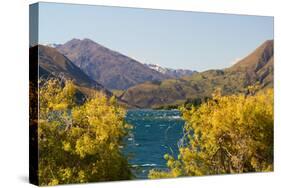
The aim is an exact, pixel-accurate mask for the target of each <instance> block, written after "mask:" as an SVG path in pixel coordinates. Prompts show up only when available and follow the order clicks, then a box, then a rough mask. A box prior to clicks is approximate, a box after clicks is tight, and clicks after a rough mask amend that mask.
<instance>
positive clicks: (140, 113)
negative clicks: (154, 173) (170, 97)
mask: <svg viewBox="0 0 281 188" xmlns="http://www.w3.org/2000/svg"><path fill="white" fill-rule="evenodd" d="M126 121H127V122H128V123H129V124H131V125H132V126H133V129H132V130H131V133H130V134H129V136H128V137H127V138H126V141H125V143H126V146H125V147H124V149H123V152H124V153H125V155H127V156H129V163H130V164H131V165H132V166H133V167H134V170H133V171H134V174H135V176H136V178H137V179H146V178H147V175H148V172H149V170H151V169H153V168H157V169H163V170H165V169H167V168H166V160H165V159H164V155H165V154H166V153H168V154H170V155H172V156H177V155H178V142H179V140H180V139H181V138H182V137H183V126H184V121H183V120H182V119H181V117H180V112H179V111H178V110H150V109H146V110H143V109H142V110H139V109H137V110H129V111H128V112H127V115H126Z"/></svg>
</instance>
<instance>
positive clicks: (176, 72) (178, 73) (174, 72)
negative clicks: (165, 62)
mask: <svg viewBox="0 0 281 188" xmlns="http://www.w3.org/2000/svg"><path fill="white" fill-rule="evenodd" d="M145 65H146V66H147V67H149V68H150V69H153V70H156V71H158V72H160V73H162V74H164V75H167V76H168V77H170V78H180V77H184V76H191V75H192V74H194V73H197V72H196V71H192V70H188V69H171V68H165V67H162V66H160V65H157V64H145Z"/></svg>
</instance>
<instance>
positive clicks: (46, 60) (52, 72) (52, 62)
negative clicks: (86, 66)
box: [30, 45, 112, 96]
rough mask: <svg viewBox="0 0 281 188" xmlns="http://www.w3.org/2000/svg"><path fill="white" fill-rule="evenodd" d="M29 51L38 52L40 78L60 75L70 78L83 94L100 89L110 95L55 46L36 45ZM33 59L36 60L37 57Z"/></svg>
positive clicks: (109, 94)
mask: <svg viewBox="0 0 281 188" xmlns="http://www.w3.org/2000/svg"><path fill="white" fill-rule="evenodd" d="M30 53H31V54H35V53H38V60H39V77H40V78H48V77H60V78H65V79H69V80H72V81H73V82H74V84H75V85H76V86H77V89H78V90H79V91H80V92H82V93H83V94H85V95H88V94H90V93H91V91H93V90H98V91H102V92H104V93H105V94H106V95H107V96H111V95H112V94H111V93H110V92H109V91H108V90H106V89H105V88H104V87H103V86H102V85H101V84H99V83H98V82H96V81H94V80H92V79H91V78H90V77H89V76H87V75H86V74H85V73H84V72H83V71H82V70H80V69H79V68H78V67H77V66H76V65H74V64H73V63H72V62H71V61H70V60H69V59H68V58H67V57H65V56H64V55H62V54H61V53H59V52H58V51H57V50H56V49H55V48H52V47H48V46H43V45H38V46H34V47H32V48H30ZM34 61H37V59H35V60H34Z"/></svg>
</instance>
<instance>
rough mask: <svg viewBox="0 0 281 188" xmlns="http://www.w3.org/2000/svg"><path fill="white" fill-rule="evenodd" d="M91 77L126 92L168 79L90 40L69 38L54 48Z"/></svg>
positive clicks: (109, 86) (107, 86)
mask: <svg viewBox="0 0 281 188" xmlns="http://www.w3.org/2000/svg"><path fill="white" fill-rule="evenodd" d="M57 49H58V51H59V52H61V53H62V54H64V55H65V56H66V57H68V58H69V59H70V60H71V61H72V62H74V63H75V65H77V66H78V67H79V68H80V69H82V70H83V71H84V72H85V73H86V74H87V75H88V76H89V77H90V78H92V79H93V80H96V81H98V82H99V83H101V84H102V85H103V86H105V87H106V88H107V89H122V90H123V89H127V88H129V87H131V86H134V85H136V84H139V83H143V82H146V81H161V80H163V79H166V78H168V76H166V75H164V74H162V73H160V72H158V71H155V70H152V69H150V68H148V67H147V66H145V65H144V64H142V63H140V62H138V61H136V60H134V59H132V58H130V57H127V56H125V55H123V54H120V53H118V52H116V51H113V50H110V49H108V48H106V47H104V46H102V45H100V44H98V43H96V42H94V41H92V40H90V39H84V40H79V39H72V40H70V41H68V42H66V43H65V44H63V45H59V46H58V47H57Z"/></svg>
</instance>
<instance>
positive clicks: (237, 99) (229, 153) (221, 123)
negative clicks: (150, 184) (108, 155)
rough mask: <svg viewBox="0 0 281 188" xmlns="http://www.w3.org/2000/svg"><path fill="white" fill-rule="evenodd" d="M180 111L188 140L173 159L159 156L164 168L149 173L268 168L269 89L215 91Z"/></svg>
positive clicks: (270, 145) (189, 173)
mask: <svg viewBox="0 0 281 188" xmlns="http://www.w3.org/2000/svg"><path fill="white" fill-rule="evenodd" d="M249 89H250V90H253V88H249ZM181 111H182V114H183V118H184V119H185V120H186V124H185V130H186V135H188V140H189V141H188V143H187V145H185V146H182V147H181V148H180V149H179V152H180V154H179V156H178V158H177V159H174V158H173V157H171V156H169V155H166V156H165V159H166V160H167V167H168V168H169V170H168V171H157V170H152V171H150V173H149V177H150V178H163V177H178V176H200V175H212V174H229V173H242V172H264V171H272V170H273V89H268V90H265V91H260V92H258V93H255V92H250V94H249V95H248V96H245V95H232V96H221V95H220V92H219V91H217V92H215V94H214V95H213V99H211V100H208V101H207V102H206V103H203V104H202V105H200V106H199V107H198V108H195V107H192V108H191V109H186V108H181Z"/></svg>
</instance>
